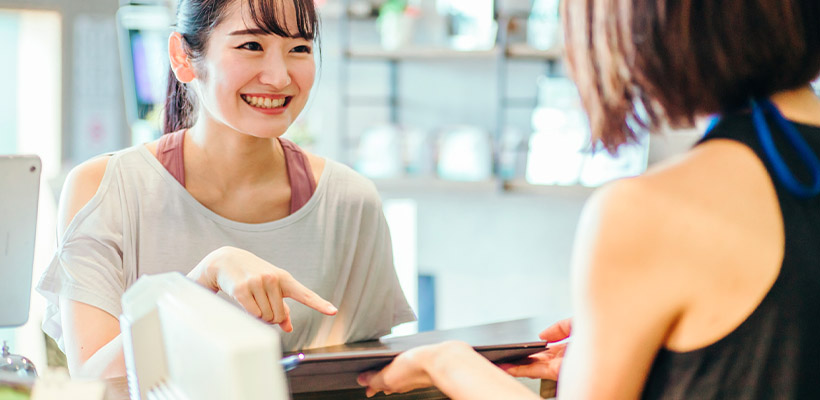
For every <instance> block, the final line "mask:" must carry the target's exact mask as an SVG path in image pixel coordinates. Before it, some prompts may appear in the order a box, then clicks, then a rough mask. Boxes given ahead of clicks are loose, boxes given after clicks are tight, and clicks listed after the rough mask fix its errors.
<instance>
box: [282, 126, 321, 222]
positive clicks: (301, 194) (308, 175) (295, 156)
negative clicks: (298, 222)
mask: <svg viewBox="0 0 820 400" xmlns="http://www.w3.org/2000/svg"><path fill="white" fill-rule="evenodd" d="M279 143H281V144H282V150H283V151H284V153H285V164H286V165H287V168H288V179H289V180H290V213H291V214H293V213H295V212H296V211H297V210H299V209H300V208H302V206H304V205H305V203H307V202H308V200H310V198H311V196H313V192H315V191H316V179H315V178H314V177H313V171H312V170H311V169H310V162H309V161H308V158H307V156H306V155H305V153H304V152H303V151H302V149H300V148H299V146H297V145H296V144H295V143H293V142H291V141H290V140H287V139H283V138H279Z"/></svg>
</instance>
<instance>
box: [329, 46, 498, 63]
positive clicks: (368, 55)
mask: <svg viewBox="0 0 820 400" xmlns="http://www.w3.org/2000/svg"><path fill="white" fill-rule="evenodd" d="M345 55H346V56H347V57H349V58H361V59H376V60H433V59H436V60H441V59H447V60H459V59H490V58H493V57H496V56H497V55H498V50H496V49H490V50H470V51H461V50H455V49H453V48H449V47H418V46H416V47H414V46H409V47H403V48H399V49H394V50H386V49H384V48H383V47H381V46H357V47H351V48H349V49H347V50H346V51H345Z"/></svg>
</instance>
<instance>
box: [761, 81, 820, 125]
mask: <svg viewBox="0 0 820 400" xmlns="http://www.w3.org/2000/svg"><path fill="white" fill-rule="evenodd" d="M771 100H772V102H773V103H774V104H775V105H776V106H777V108H778V109H779V110H780V112H781V113H783V116H784V117H786V118H787V119H788V120H790V121H794V122H799V123H801V124H806V125H814V126H820V98H818V97H817V95H816V94H815V93H814V90H812V88H811V86H809V85H806V86H803V87H800V88H798V89H793V90H785V91H782V92H778V93H775V94H774V95H772V97H771Z"/></svg>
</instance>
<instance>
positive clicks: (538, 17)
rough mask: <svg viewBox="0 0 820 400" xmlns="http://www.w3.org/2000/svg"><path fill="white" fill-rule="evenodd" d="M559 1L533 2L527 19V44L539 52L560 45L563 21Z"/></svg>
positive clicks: (542, 0)
mask: <svg viewBox="0 0 820 400" xmlns="http://www.w3.org/2000/svg"><path fill="white" fill-rule="evenodd" d="M558 4H559V0H533V2H532V11H530V17H529V18H528V19H527V44H529V45H530V46H532V47H533V48H536V49H538V50H550V49H552V48H554V47H556V46H558V45H560V43H561V41H562V40H563V38H562V34H561V19H560V17H559V13H558Z"/></svg>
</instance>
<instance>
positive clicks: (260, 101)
mask: <svg viewBox="0 0 820 400" xmlns="http://www.w3.org/2000/svg"><path fill="white" fill-rule="evenodd" d="M242 100H245V102H246V103H248V104H250V105H252V106H254V107H259V108H278V107H282V106H284V105H285V99H284V98H281V99H271V98H270V97H256V96H245V95H242Z"/></svg>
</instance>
